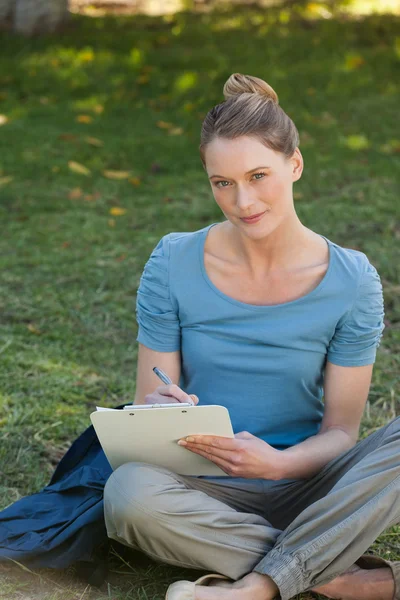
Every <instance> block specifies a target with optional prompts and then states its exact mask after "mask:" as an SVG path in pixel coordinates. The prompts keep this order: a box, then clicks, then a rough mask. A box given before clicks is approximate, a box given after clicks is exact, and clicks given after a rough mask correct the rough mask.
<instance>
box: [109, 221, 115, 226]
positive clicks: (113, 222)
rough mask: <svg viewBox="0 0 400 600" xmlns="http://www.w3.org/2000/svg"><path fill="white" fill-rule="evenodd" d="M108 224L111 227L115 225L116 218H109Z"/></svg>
mask: <svg viewBox="0 0 400 600" xmlns="http://www.w3.org/2000/svg"><path fill="white" fill-rule="evenodd" d="M108 224H109V226H110V227H115V219H108Z"/></svg>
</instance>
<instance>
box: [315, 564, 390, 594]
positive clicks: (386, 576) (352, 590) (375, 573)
mask: <svg viewBox="0 0 400 600" xmlns="http://www.w3.org/2000/svg"><path fill="white" fill-rule="evenodd" d="M311 591H313V592H317V593H318V594H323V595H324V596H327V597H328V598H335V599H341V600H393V596H394V579H393V574H392V571H391V569H389V567H388V568H387V569H386V568H380V569H361V567H359V566H357V565H352V566H351V567H350V569H349V570H348V571H346V572H345V573H342V575H339V576H338V577H336V578H335V579H333V580H332V581H330V582H329V583H326V584H325V585H321V586H318V587H315V588H312V590H311Z"/></svg>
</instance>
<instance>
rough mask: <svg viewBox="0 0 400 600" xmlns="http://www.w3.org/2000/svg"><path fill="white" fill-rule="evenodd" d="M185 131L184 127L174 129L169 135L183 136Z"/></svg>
mask: <svg viewBox="0 0 400 600" xmlns="http://www.w3.org/2000/svg"><path fill="white" fill-rule="evenodd" d="M182 133H183V129H182V127H174V128H173V129H170V130H169V131H168V135H182Z"/></svg>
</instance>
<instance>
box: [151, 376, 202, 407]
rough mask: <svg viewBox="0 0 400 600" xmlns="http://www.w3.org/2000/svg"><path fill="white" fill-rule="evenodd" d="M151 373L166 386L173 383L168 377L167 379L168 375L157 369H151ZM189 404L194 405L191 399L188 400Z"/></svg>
mask: <svg viewBox="0 0 400 600" xmlns="http://www.w3.org/2000/svg"><path fill="white" fill-rule="evenodd" d="M153 371H154V373H155V374H156V375H157V377H159V378H160V379H161V381H162V382H163V383H167V384H168V383H173V381H172V379H171V378H170V377H168V375H167V374H166V373H164V371H162V370H161V369H159V368H158V367H153ZM189 403H191V404H194V402H193V400H192V399H190V400H189Z"/></svg>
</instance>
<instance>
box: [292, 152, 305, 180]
mask: <svg viewBox="0 0 400 600" xmlns="http://www.w3.org/2000/svg"><path fill="white" fill-rule="evenodd" d="M290 162H291V163H292V173H293V178H292V180H293V181H298V180H299V179H300V177H301V174H302V172H303V168H304V162H303V157H302V155H301V152H300V150H299V149H298V148H296V150H295V151H294V153H293V156H292V157H291V159H290Z"/></svg>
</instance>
